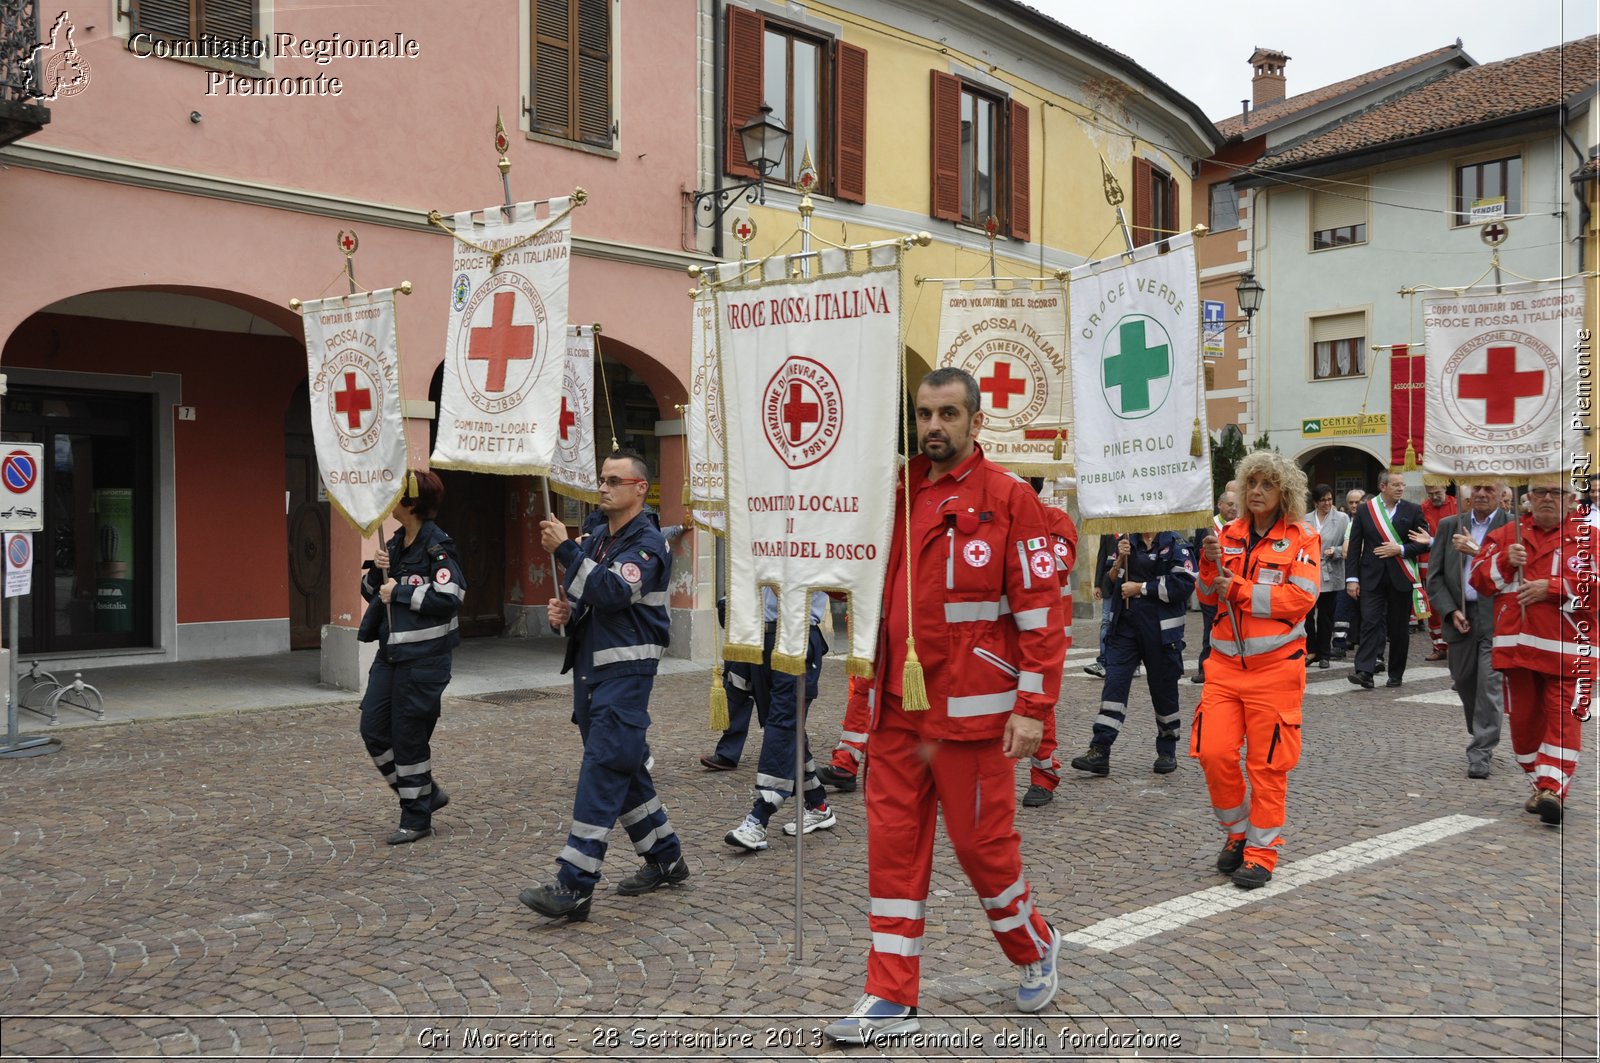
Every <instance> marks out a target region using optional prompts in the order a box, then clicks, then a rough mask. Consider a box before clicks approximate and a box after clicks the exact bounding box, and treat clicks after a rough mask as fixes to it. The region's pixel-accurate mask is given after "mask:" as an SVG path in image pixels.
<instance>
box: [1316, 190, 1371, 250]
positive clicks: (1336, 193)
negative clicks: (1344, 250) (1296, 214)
mask: <svg viewBox="0 0 1600 1063" xmlns="http://www.w3.org/2000/svg"><path fill="white" fill-rule="evenodd" d="M1366 242H1367V183H1366V182H1365V181H1347V182H1342V183H1340V184H1339V185H1337V186H1335V187H1330V188H1325V189H1316V190H1314V191H1313V192H1312V193H1311V247H1312V249H1313V250H1317V251H1320V250H1322V249H1323V248H1328V247H1343V246H1345V245H1346V244H1363V243H1366Z"/></svg>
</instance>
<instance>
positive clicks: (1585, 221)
mask: <svg viewBox="0 0 1600 1063" xmlns="http://www.w3.org/2000/svg"><path fill="white" fill-rule="evenodd" d="M719 2H720V0H719ZM1561 135H1562V136H1563V137H1565V138H1566V140H1567V144H1568V145H1569V146H1570V147H1571V148H1572V154H1573V155H1575V156H1577V158H1578V170H1577V172H1576V173H1574V174H1573V175H1572V196H1573V198H1574V199H1576V200H1577V201H1578V272H1579V273H1582V272H1584V251H1585V245H1586V244H1587V241H1588V238H1589V237H1588V233H1589V200H1588V197H1587V196H1585V195H1584V194H1583V185H1584V181H1585V178H1584V177H1583V168H1584V167H1585V166H1587V165H1588V163H1589V157H1588V156H1587V155H1585V154H1584V153H1583V149H1582V148H1580V147H1578V144H1577V141H1575V140H1573V139H1572V134H1571V133H1569V132H1567V105H1566V104H1565V103H1563V104H1562V105H1561Z"/></svg>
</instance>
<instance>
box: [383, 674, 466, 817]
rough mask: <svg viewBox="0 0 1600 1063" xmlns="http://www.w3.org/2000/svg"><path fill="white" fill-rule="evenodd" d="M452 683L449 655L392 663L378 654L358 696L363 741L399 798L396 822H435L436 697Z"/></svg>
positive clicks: (437, 717) (437, 706)
mask: <svg viewBox="0 0 1600 1063" xmlns="http://www.w3.org/2000/svg"><path fill="white" fill-rule="evenodd" d="M449 684H450V654H448V653H441V654H437V655H435V656H432V657H419V658H418V659H417V660H414V661H401V662H399V663H398V664H391V663H390V661H389V658H388V655H387V653H386V652H385V651H384V650H383V649H379V650H378V656H377V657H376V658H374V660H373V662H372V668H371V669H370V670H368V672H367V692H366V693H365V694H364V695H362V698H361V741H362V742H364V743H365V744H366V747H367V753H368V754H369V755H370V756H371V757H372V763H373V764H375V765H377V767H378V772H379V773H380V774H381V775H382V776H383V781H384V782H386V783H388V784H389V786H390V788H391V789H393V790H394V792H395V793H396V794H397V795H399V798H400V826H402V827H404V828H405V829H406V830H423V829H426V828H427V827H429V826H431V825H432V823H433V752H432V750H431V748H430V746H429V743H430V742H431V741H432V740H433V728H434V725H435V724H437V723H438V722H439V699H440V698H442V697H443V696H444V688H445V687H446V686H448V685H449Z"/></svg>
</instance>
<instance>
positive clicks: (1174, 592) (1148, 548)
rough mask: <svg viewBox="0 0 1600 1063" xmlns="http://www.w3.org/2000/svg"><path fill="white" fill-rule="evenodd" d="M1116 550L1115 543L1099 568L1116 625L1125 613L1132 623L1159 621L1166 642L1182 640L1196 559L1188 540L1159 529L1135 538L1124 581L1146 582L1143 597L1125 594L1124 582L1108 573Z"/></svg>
mask: <svg viewBox="0 0 1600 1063" xmlns="http://www.w3.org/2000/svg"><path fill="white" fill-rule="evenodd" d="M1116 560H1117V552H1116V548H1115V546H1114V545H1113V547H1112V548H1111V550H1110V551H1109V553H1108V554H1107V556H1106V559H1105V562H1104V568H1102V569H1101V570H1100V580H1101V583H1102V585H1104V586H1106V587H1107V593H1108V597H1107V599H1106V601H1107V602H1108V603H1110V604H1109V608H1110V609H1111V611H1112V614H1111V622H1112V623H1113V624H1115V623H1116V622H1117V621H1118V620H1120V619H1121V618H1122V614H1123V613H1124V612H1126V613H1127V616H1128V619H1129V620H1130V621H1131V622H1133V623H1141V624H1158V625H1159V626H1160V629H1161V641H1162V642H1163V643H1164V644H1171V643H1174V642H1182V641H1183V622H1184V613H1185V612H1186V611H1187V610H1188V608H1189V596H1190V595H1191V594H1193V593H1194V581H1195V560H1194V553H1193V551H1192V550H1191V549H1190V547H1189V543H1188V542H1187V541H1186V540H1185V539H1184V538H1183V536H1181V535H1178V534H1177V533H1176V532H1158V533H1156V536H1155V538H1154V539H1152V538H1150V537H1149V536H1144V535H1136V536H1134V537H1133V552H1132V553H1130V554H1129V555H1128V563H1127V566H1126V567H1125V568H1124V570H1123V576H1122V580H1123V581H1126V580H1136V581H1138V582H1141V583H1143V584H1144V585H1145V586H1144V594H1143V596H1142V597H1138V598H1129V599H1127V600H1126V601H1124V599H1123V597H1122V581H1118V582H1117V583H1116V584H1114V585H1112V584H1110V583H1109V582H1108V581H1107V574H1108V573H1109V572H1110V571H1111V567H1112V566H1113V565H1114V564H1116Z"/></svg>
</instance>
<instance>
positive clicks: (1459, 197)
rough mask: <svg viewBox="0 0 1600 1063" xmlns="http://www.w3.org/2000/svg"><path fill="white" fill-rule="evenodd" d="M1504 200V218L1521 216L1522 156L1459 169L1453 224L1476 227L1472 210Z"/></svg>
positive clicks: (1469, 165) (1508, 157) (1510, 156)
mask: <svg viewBox="0 0 1600 1063" xmlns="http://www.w3.org/2000/svg"><path fill="white" fill-rule="evenodd" d="M1500 199H1503V200H1504V201H1505V202H1504V209H1503V211H1502V216H1503V217H1511V216H1513V215H1516V214H1521V213H1522V156H1520V155H1509V156H1507V157H1505V158H1503V159H1491V160H1490V161H1488V162H1475V163H1470V164H1468V165H1465V166H1457V167H1456V180H1455V211H1456V212H1455V214H1454V215H1453V216H1452V218H1451V222H1450V223H1451V224H1452V225H1470V224H1473V219H1472V208H1473V207H1474V206H1487V205H1491V204H1493V203H1494V201H1496V200H1500Z"/></svg>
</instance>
